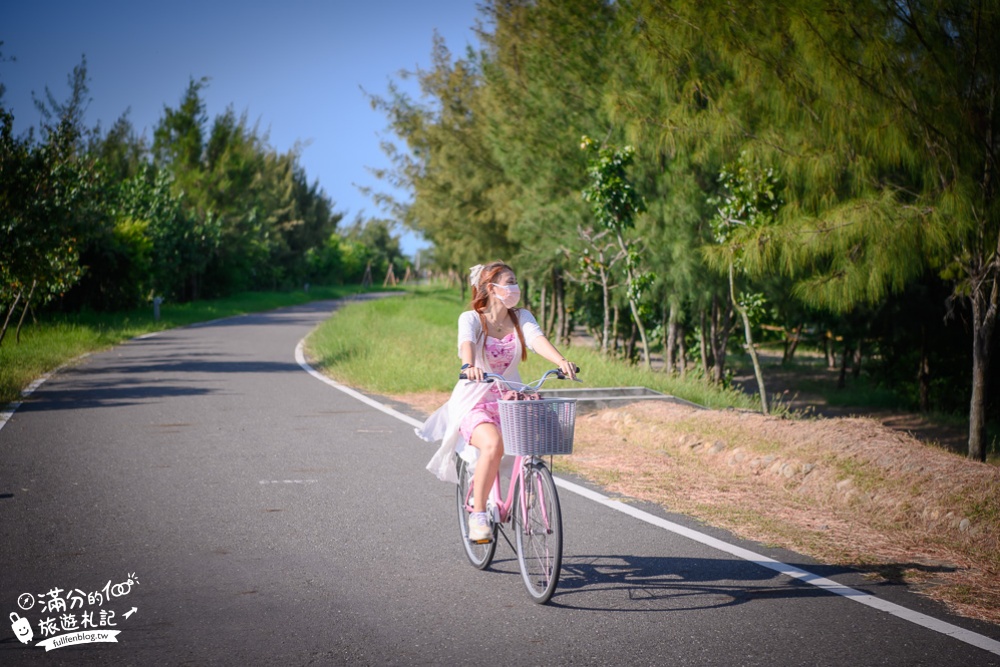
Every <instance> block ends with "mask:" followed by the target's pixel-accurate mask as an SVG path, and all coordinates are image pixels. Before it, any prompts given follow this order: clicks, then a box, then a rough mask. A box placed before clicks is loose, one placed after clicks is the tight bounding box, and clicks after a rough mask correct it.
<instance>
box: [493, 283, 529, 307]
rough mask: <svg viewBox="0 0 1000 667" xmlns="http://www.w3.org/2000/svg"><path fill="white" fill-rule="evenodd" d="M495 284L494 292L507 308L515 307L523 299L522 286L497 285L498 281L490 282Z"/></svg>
mask: <svg viewBox="0 0 1000 667" xmlns="http://www.w3.org/2000/svg"><path fill="white" fill-rule="evenodd" d="M490 284H491V285H493V288H494V289H493V294H494V295H496V297H497V298H498V299H500V303H502V304H503V305H504V306H505V307H507V308H513V307H514V306H516V305H517V303H518V301H520V300H521V288H520V287H518V286H517V285H497V284H496V283H490ZM501 290H503V291H502V292H501Z"/></svg>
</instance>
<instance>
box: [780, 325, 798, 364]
mask: <svg viewBox="0 0 1000 667" xmlns="http://www.w3.org/2000/svg"><path fill="white" fill-rule="evenodd" d="M802 327H803V323H799V326H797V327H795V328H794V329H793V330H792V336H791V337H790V338H789V337H788V336H786V337H785V352H784V354H782V355H781V365H782V366H785V365H787V364H790V363H791V362H792V357H793V356H795V350H796V349H798V347H799V341H801V340H802Z"/></svg>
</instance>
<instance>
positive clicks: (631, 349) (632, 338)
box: [625, 321, 639, 364]
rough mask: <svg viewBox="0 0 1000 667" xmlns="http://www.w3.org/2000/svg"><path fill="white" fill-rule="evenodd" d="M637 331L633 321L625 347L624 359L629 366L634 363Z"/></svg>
mask: <svg viewBox="0 0 1000 667" xmlns="http://www.w3.org/2000/svg"><path fill="white" fill-rule="evenodd" d="M638 334H639V331H638V329H637V328H636V326H635V321H633V322H632V333H631V334H630V335H629V337H628V344H627V345H626V346H625V358H626V359H628V362H629V363H630V364H634V363H635V343H636V340H637V339H638Z"/></svg>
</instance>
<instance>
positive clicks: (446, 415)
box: [416, 308, 542, 484]
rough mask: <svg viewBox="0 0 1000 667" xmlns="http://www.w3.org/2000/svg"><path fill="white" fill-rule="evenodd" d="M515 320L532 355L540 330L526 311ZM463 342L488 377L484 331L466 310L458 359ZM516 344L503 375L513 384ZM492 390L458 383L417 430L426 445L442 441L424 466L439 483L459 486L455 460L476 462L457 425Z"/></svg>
mask: <svg viewBox="0 0 1000 667" xmlns="http://www.w3.org/2000/svg"><path fill="white" fill-rule="evenodd" d="M517 318H518V322H519V323H520V325H521V332H522V333H523V334H524V342H525V344H526V345H527V346H528V349H529V350H531V351H534V347H533V345H532V343H533V342H534V340H535V339H536V338H538V337H539V336H541V335H542V329H541V327H539V326H538V322H537V320H535V318H534V316H532V314H531V313H529V312H528V311H526V310H523V309H520V308H519V309H518V311H517ZM466 341H470V342H472V349H473V351H474V353H475V358H474V362H473V363H474V365H475V366H477V367H479V368H482V369H484V370H486V371H488V372H490V373H492V372H494V371H493V370H492V367H491V366H490V363H489V360H487V359H486V357H485V356H484V355H483V329H482V324H481V323H480V321H479V315H478V314H477V313H476V311H474V310H467V311H466V312H464V313H462V314H461V315H460V316H459V318H458V347H459V355H461V348H462V343H464V342H466ZM515 341H516V345H515V347H514V360H513V361H512V362H511V364H510V366H509V367H508V368H507V370H506V371H505V372H504V373H502V375H503V376H504V377H505V378H506V379H508V380H511V381H513V382H520V381H521V376H520V374H519V373H518V371H517V366H518V363H520V361H521V341H520V339H519V338H517V337H516V336H515ZM460 358H461V357H460ZM491 386H492V385H491V384H488V383H485V382H468V381H466V380H459V381H458V382H457V383H456V384H455V387H454V389H452V391H451V398H450V399H448V402H447V403H445V404H444V405H442V406H441V407H440V408H438V409H437V410H436V411H435V412H434V414H432V415H431V416H430V417H428V418H427V421H426V422H424V425H423V426H422V427H420V428H418V429H416V433H417V435H418V436H420V437H421V438H422V439H424V440H426V441H427V442H436V441H438V440H441V441H442V442H441V446H440V447H439V448H438V450H437V452H435V454H434V456H433V458H431V460H430V463H428V464H427V469H428V470H430V471H431V472H432V473H434V475H435V476H436V477H437V478H438V479H440V480H441V481H443V482H452V483H453V484H457V483H458V473H457V471H456V469H455V457H456V456H459V455H462V456H463V458H466V459H467V460H469V461H475V459H476V458H477V455H478V453H479V452H478V450H476V449H475V447H469V448H468V449H469V450H471V451H468V452H465V450H466V444H467V443H466V442H465V439H464V438H462V433H461V431H460V430H459V425H460V424H461V422H462V418H463V417H465V415H467V414H468V413H469V411H470V410H472V408H474V407H475V406H476V404H477V403H479V401H480V400H481V399H482V398H483V396H484V395H485V394H486V392H487V391H489V390H490V387H491Z"/></svg>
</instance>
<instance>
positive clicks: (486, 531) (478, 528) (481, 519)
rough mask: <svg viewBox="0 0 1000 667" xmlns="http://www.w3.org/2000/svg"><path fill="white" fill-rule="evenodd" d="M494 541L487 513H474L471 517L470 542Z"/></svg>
mask: <svg viewBox="0 0 1000 667" xmlns="http://www.w3.org/2000/svg"><path fill="white" fill-rule="evenodd" d="M491 539H493V529H492V528H491V527H490V522H489V520H488V519H487V518H486V512H473V513H472V514H470V515H469V541H470V542H489V541H490V540H491Z"/></svg>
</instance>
